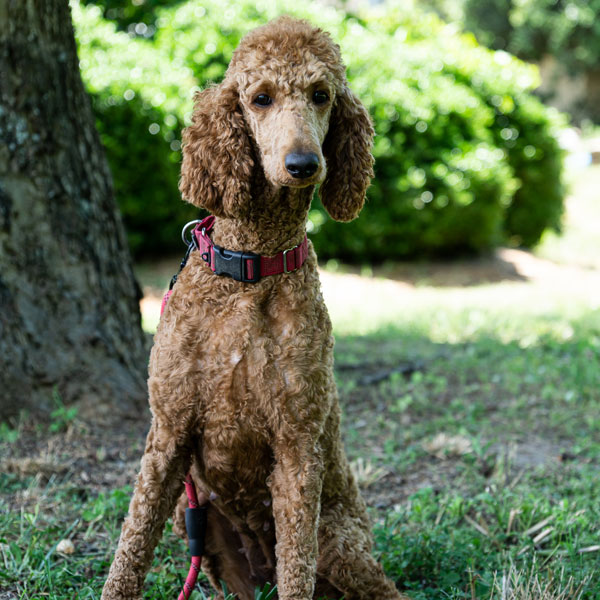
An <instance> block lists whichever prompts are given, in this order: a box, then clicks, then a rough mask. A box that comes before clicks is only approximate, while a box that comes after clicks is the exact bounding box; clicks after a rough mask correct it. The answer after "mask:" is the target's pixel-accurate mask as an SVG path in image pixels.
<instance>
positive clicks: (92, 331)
mask: <svg viewBox="0 0 600 600" xmlns="http://www.w3.org/2000/svg"><path fill="white" fill-rule="evenodd" d="M138 300H139V288H138V286H137V284H136V282H135V278H134V276H133V271H132V267H131V258H130V255H129V250H128V248H127V242H126V238H125V234H124V230H123V226H122V223H121V220H120V216H119V214H118V212H117V209H116V205H115V202H114V196H113V190H112V182H111V177H110V173H109V170H108V165H107V162H106V159H105V156H104V151H103V149H102V146H101V144H100V140H99V137H98V135H97V133H96V129H95V126H94V118H93V115H92V111H91V106H90V102H89V99H88V97H87V95H86V93H85V90H84V88H83V84H82V81H81V77H80V74H79V63H78V59H77V51H76V46H75V38H74V35H73V26H72V24H71V14H70V10H69V6H68V0H0V419H2V418H5V417H7V416H9V415H11V414H15V413H17V412H18V411H19V410H21V409H27V410H29V411H30V412H34V413H40V411H41V414H44V412H46V411H47V410H48V409H50V408H51V407H52V403H53V397H54V398H55V396H56V394H55V390H56V391H57V392H58V394H59V395H60V397H61V398H62V400H63V401H64V402H65V403H68V402H72V401H75V400H80V399H85V398H87V399H92V398H93V399H94V400H99V401H105V400H108V401H110V402H111V403H113V404H112V406H113V407H115V408H116V407H121V408H123V409H125V410H128V409H129V410H131V409H132V407H133V404H132V403H131V402H132V401H133V402H136V401H138V400H139V399H140V398H142V397H143V396H144V395H145V392H144V388H145V384H144V380H145V375H144V374H145V370H146V365H147V356H146V349H145V341H144V334H143V332H142V330H141V326H140V313H139V305H138Z"/></svg>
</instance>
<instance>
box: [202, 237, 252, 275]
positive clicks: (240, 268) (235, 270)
mask: <svg viewBox="0 0 600 600" xmlns="http://www.w3.org/2000/svg"><path fill="white" fill-rule="evenodd" d="M213 250H214V264H212V265H211V267H212V270H213V271H214V272H215V274H216V275H225V276H226V277H232V278H233V279H235V280H236V281H243V282H244V283H256V282H257V281H258V280H259V279H260V255H259V254H254V252H237V251H235V250H226V249H225V248H222V247H221V246H217V245H216V244H213ZM249 260H250V261H252V267H253V269H252V277H248V268H247V261H249Z"/></svg>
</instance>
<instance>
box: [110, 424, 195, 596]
mask: <svg viewBox="0 0 600 600" xmlns="http://www.w3.org/2000/svg"><path fill="white" fill-rule="evenodd" d="M189 462H190V459H189V448H188V447H187V445H186V444H183V443H182V440H178V439H177V436H176V435H174V432H173V431H171V430H170V429H167V428H165V427H161V425H160V424H159V423H158V422H157V419H156V418H155V419H154V420H153V422H152V426H151V428H150V431H149V433H148V437H147V439H146V449H145V452H144V456H143V458H142V465H141V469H140V473H139V475H138V478H137V481H136V485H135V490H134V493H133V497H132V498H131V503H130V505H129V514H128V515H127V517H126V519H125V522H124V523H123V529H122V530H121V538H120V539H119V546H118V548H117V551H116V553H115V558H114V561H113V563H112V566H111V567H110V571H109V573H108V579H107V580H106V584H105V585H104V590H103V591H102V600H125V599H127V600H134V599H136V598H141V597H142V587H143V585H144V579H145V577H146V573H147V571H148V569H149V567H150V563H151V562H152V554H153V551H154V548H155V547H156V544H157V543H158V540H159V539H160V536H161V534H162V530H163V527H164V524H165V521H166V520H167V518H168V517H169V516H170V514H171V513H172V512H173V508H174V506H175V502H176V501H177V498H178V497H179V495H180V494H181V490H182V489H183V480H184V477H185V473H186V471H187V469H188V467H189Z"/></svg>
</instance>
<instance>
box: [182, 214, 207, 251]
mask: <svg viewBox="0 0 600 600" xmlns="http://www.w3.org/2000/svg"><path fill="white" fill-rule="evenodd" d="M198 223H202V219H196V220H195V221H190V222H189V223H186V224H185V225H184V226H183V229H182V230H181V239H182V240H183V243H184V244H185V245H186V246H190V245H192V244H194V243H195V242H194V236H193V235H192V237H191V238H190V239H189V240H187V239H186V235H185V234H186V233H187V230H188V229H189V228H190V227H191V226H192V225H197V224H198Z"/></svg>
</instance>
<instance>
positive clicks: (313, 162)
mask: <svg viewBox="0 0 600 600" xmlns="http://www.w3.org/2000/svg"><path fill="white" fill-rule="evenodd" d="M285 168H286V169H287V170H288V173H289V174H290V175H291V176H292V177H294V178H296V179H306V178H307V177H310V176H311V175H314V174H315V173H316V171H317V169H318V168H319V157H318V156H317V155H316V154H315V153H314V152H307V153H306V154H298V153H297V152H291V153H290V154H288V155H287V156H286V157H285Z"/></svg>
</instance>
